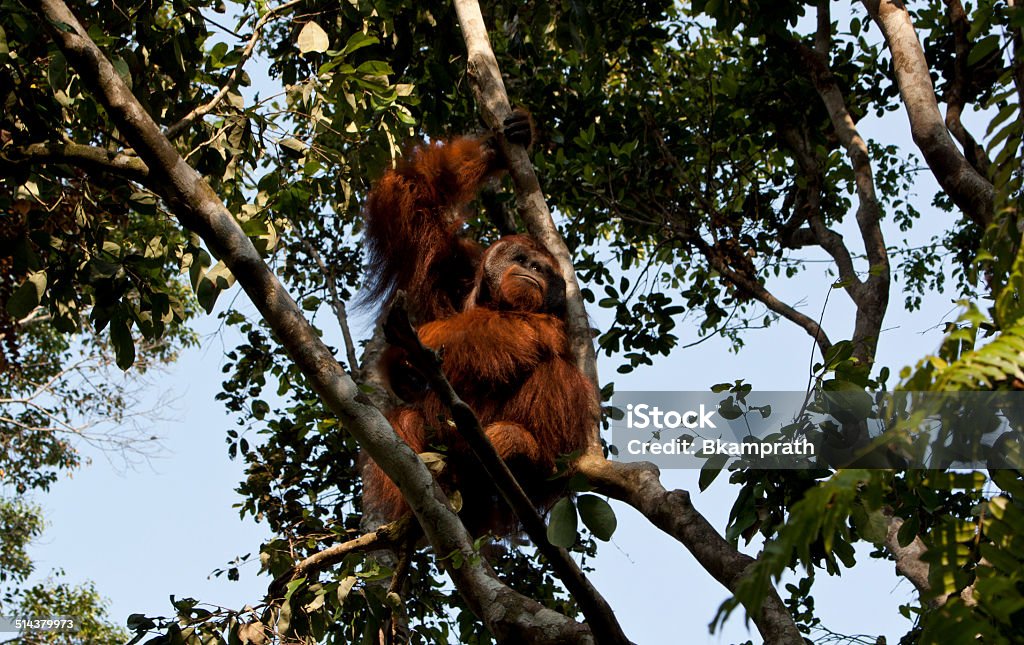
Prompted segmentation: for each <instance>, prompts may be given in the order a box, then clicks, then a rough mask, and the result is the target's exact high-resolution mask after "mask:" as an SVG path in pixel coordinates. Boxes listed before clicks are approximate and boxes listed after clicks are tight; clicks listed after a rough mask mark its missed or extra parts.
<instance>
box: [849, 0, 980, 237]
mask: <svg viewBox="0 0 1024 645" xmlns="http://www.w3.org/2000/svg"><path fill="white" fill-rule="evenodd" d="M862 2H863V4H864V6H865V7H866V8H867V10H868V14H869V15H870V16H871V18H872V19H873V20H874V21H875V22H876V23H877V24H878V26H879V28H880V29H881V30H882V34H883V35H884V36H885V41H886V43H887V44H888V47H889V52H890V53H891V54H892V62H893V68H894V69H895V72H896V82H897V83H898V84H899V88H900V96H901V97H902V98H903V105H904V106H905V107H906V109H907V117H908V118H909V119H910V132H911V134H912V135H913V137H914V143H916V144H917V147H918V148H919V149H920V150H921V153H922V154H923V155H924V159H925V161H926V162H927V163H928V167H929V168H931V170H932V174H933V175H935V178H936V179H937V180H938V182H939V185H940V186H942V189H943V190H944V191H946V193H947V194H948V195H949V196H950V197H951V198H952V199H953V201H954V202H955V203H956V205H957V206H958V207H959V208H960V209H961V210H962V211H963V212H964V214H965V215H967V216H968V217H969V218H971V220H973V221H974V222H976V223H977V224H979V225H981V226H985V225H987V224H989V223H990V222H991V221H992V216H993V212H994V208H995V189H994V188H993V187H992V184H991V182H989V181H988V179H986V178H985V177H983V176H981V174H980V173H978V171H977V170H975V169H974V168H973V167H972V166H971V164H969V163H968V162H967V159H966V158H965V157H964V155H963V154H961V152H960V150H959V148H957V146H956V144H955V143H954V142H953V139H952V138H950V136H949V131H948V130H947V129H946V124H945V121H944V119H943V118H942V115H941V114H940V113H939V106H938V102H937V101H936V99H935V88H934V86H933V85H932V79H931V75H930V70H929V68H928V61H926V60H925V57H924V50H923V49H922V48H921V42H920V41H919V40H918V38H917V33H916V32H915V31H914V25H913V23H912V22H911V20H910V14H909V13H908V12H907V8H906V6H905V5H904V4H903V2H901V1H900V0H885V1H884V2H883V1H882V0H862Z"/></svg>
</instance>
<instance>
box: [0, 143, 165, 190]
mask: <svg viewBox="0 0 1024 645" xmlns="http://www.w3.org/2000/svg"><path fill="white" fill-rule="evenodd" d="M51 163H55V164H68V165H72V166H77V167H79V168H82V169H83V170H88V171H92V172H108V173H111V174H114V175H118V176H120V177H123V178H125V179H127V180H129V181H135V182H139V183H143V182H144V181H145V180H146V178H147V177H148V176H149V168H148V167H147V166H146V164H145V163H144V162H143V161H142V160H141V159H139V158H138V157H134V156H132V155H130V154H127V153H125V152H121V151H114V150H107V149H106V148H99V147H96V146H87V145H82V144H80V143H72V142H70V141H64V142H61V143H32V144H29V145H27V146H24V147H14V148H6V149H4V151H3V153H2V154H0V170H3V171H9V170H13V169H15V168H19V167H23V166H35V165H40V164H51Z"/></svg>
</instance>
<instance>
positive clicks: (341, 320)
mask: <svg viewBox="0 0 1024 645" xmlns="http://www.w3.org/2000/svg"><path fill="white" fill-rule="evenodd" d="M303 247H304V248H305V249H306V252H307V253H309V255H310V257H312V258H313V261H314V262H316V265H317V266H318V267H319V268H320V273H321V274H322V275H323V276H324V281H325V282H326V283H327V292H328V293H329V294H330V295H331V309H333V310H334V317H335V318H336V319H337V321H338V326H339V327H341V336H342V338H343V339H344V341H345V359H346V360H347V361H348V371H349V373H350V374H352V375H355V374H356V373H358V371H359V359H358V358H357V357H356V345H355V343H354V342H353V341H352V332H351V330H350V329H349V325H348V311H347V310H346V308H345V302H344V301H343V300H342V299H341V295H340V294H339V293H338V284H337V279H336V276H335V273H334V269H332V268H329V267H328V266H327V264H326V263H325V262H324V260H323V258H322V257H320V252H319V251H317V250H316V247H315V246H313V244H312V243H311V242H310V241H309V240H303Z"/></svg>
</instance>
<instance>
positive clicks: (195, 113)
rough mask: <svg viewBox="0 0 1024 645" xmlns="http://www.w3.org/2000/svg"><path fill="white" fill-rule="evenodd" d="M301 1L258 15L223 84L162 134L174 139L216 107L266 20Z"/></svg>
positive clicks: (253, 47) (235, 80)
mask: <svg viewBox="0 0 1024 645" xmlns="http://www.w3.org/2000/svg"><path fill="white" fill-rule="evenodd" d="M301 1H302V0H291V1H290V2H286V3H284V4H282V5H279V6H277V7H274V8H273V9H268V10H267V12H266V13H265V14H263V15H262V16H260V19H259V20H257V21H256V25H255V26H253V28H252V37H251V38H250V39H249V43H248V44H247V45H246V46H245V49H243V50H242V56H241V57H240V58H239V59H238V63H236V64H235V68H234V69H233V70H231V73H230V74H228V77H227V80H225V81H224V84H223V85H222V86H221V87H220V89H219V90H217V93H216V94H214V95H213V98H211V99H210V100H209V101H207V102H206V103H203V104H202V105H200V106H199V107H197V108H195V109H193V110H192V111H191V112H189V113H188V114H186V115H185V116H183V117H182V118H181V119H180V120H179V121H178V122H177V123H175V124H173V125H171V126H169V127H168V128H167V129H166V130H164V136H166V137H167V138H168V139H174V138H175V137H177V136H178V135H179V134H181V133H183V132H184V131H185V130H187V129H188V127H189V126H191V125H192V124H193V123H195V121H196V120H197V119H201V118H203V117H204V116H206V115H207V114H209V113H210V112H212V111H213V110H214V109H216V107H217V106H218V105H220V102H221V101H223V100H224V98H225V97H226V96H227V95H228V92H230V91H231V90H233V89H235V87H237V86H238V81H239V80H241V78H242V71H243V69H244V67H245V64H246V63H247V62H248V61H249V59H250V58H251V57H252V55H253V52H254V51H256V44H257V43H258V42H259V41H260V36H261V35H262V34H261V32H262V31H263V27H264V26H265V25H266V24H267V23H268V22H270V19H271V18H273V17H274V16H276V15H277V14H279V13H281V12H282V11H284V10H285V9H289V8H291V7H293V6H295V5H297V4H299V2H301Z"/></svg>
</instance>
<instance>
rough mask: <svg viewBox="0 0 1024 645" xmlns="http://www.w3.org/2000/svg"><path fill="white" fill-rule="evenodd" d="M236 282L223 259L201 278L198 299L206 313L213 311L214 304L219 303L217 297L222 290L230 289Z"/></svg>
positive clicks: (197, 289) (197, 290)
mask: <svg viewBox="0 0 1024 645" xmlns="http://www.w3.org/2000/svg"><path fill="white" fill-rule="evenodd" d="M234 283H235V276H234V275H232V274H231V270H230V269H228V267H227V265H225V264H224V262H223V261H219V262H217V264H215V265H213V268H211V269H210V270H209V271H207V272H206V274H205V275H203V277H202V278H200V279H199V285H198V286H197V287H196V299H197V300H199V304H200V306H202V308H203V309H205V310H206V313H212V312H213V306H214V305H215V304H216V303H217V297H218V296H220V294H221V292H222V291H224V290H225V289H228V288H230V287H231V285H233V284H234Z"/></svg>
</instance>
